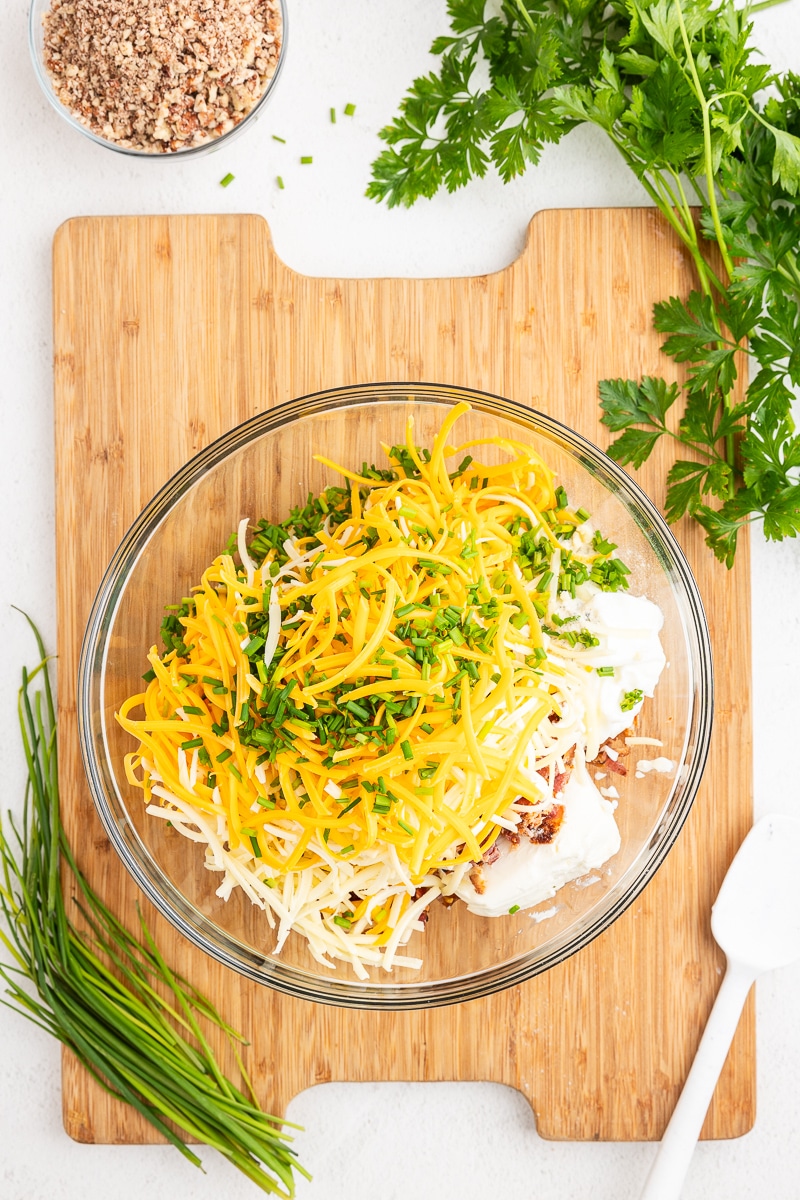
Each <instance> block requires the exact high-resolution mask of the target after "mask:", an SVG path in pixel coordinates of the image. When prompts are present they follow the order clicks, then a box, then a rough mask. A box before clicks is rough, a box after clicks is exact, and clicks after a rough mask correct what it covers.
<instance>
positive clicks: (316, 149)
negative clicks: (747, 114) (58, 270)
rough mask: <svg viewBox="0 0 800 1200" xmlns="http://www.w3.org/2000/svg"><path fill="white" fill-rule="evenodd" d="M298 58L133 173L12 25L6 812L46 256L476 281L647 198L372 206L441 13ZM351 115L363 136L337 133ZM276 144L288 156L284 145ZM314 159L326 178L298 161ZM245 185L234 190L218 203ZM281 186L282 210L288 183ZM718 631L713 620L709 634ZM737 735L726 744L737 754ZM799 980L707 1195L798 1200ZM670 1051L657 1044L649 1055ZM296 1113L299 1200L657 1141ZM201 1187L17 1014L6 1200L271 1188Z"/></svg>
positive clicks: (777, 605)
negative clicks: (555, 235)
mask: <svg viewBox="0 0 800 1200" xmlns="http://www.w3.org/2000/svg"><path fill="white" fill-rule="evenodd" d="M289 5H290V17H291V37H290V44H289V53H288V59H287V62H286V66H285V72H284V75H283V78H282V79H281V81H280V84H279V86H278V89H277V91H276V94H275V96H274V98H273V100H272V102H271V106H270V107H269V108H268V110H267V111H266V113H265V114H264V115H263V116H262V117H261V119H260V121H259V122H258V124H257V125H256V126H254V127H253V128H252V129H251V130H249V131H248V132H247V133H246V134H245V136H244V137H243V138H242V139H240V140H239V141H237V142H236V143H235V144H234V145H233V146H231V147H230V148H229V149H222V150H221V151H220V152H219V153H217V154H214V155H211V156H209V157H208V158H204V159H200V160H199V161H194V162H187V163H179V162H174V161H173V162H163V161H161V162H159V161H154V162H150V161H146V162H141V161H131V160H128V159H125V158H123V157H121V156H119V155H115V154H112V153H110V152H108V151H106V150H103V149H99V148H97V147H95V146H93V145H92V144H90V143H89V142H88V140H86V139H84V138H82V137H81V136H79V135H78V134H76V133H74V132H73V131H72V130H70V129H68V128H67V127H66V126H65V125H63V124H62V122H61V121H60V119H59V118H58V116H57V115H56V114H55V112H53V111H52V110H51V109H50V107H49V105H48V104H47V102H46V101H45V99H44V97H43V96H42V95H41V94H40V92H39V90H38V86H37V83H36V81H35V79H34V76H33V72H32V69H31V67H30V63H29V61H28V55H27V46H26V18H27V14H26V8H27V5H26V0H5V3H3V5H2V7H1V8H0V78H2V80H3V83H4V92H3V120H2V123H1V124H0V218H2V220H1V221H0V239H1V243H0V244H1V245H2V249H1V250H0V286H1V287H2V301H1V303H0V313H2V321H1V322H0V414H2V425H0V514H2V516H0V558H1V559H2V563H3V566H4V569H3V571H2V575H0V635H1V636H2V641H1V642H0V644H2V646H3V647H4V651H5V652H4V655H3V665H2V673H1V674H0V727H2V728H3V729H4V730H5V731H7V735H6V736H5V737H4V738H3V742H2V751H0V753H1V754H2V758H1V759H0V761H1V762H2V774H1V775H0V779H2V783H0V805H2V808H3V809H4V810H5V809H6V808H8V807H11V808H12V809H18V808H19V806H20V804H21V797H22V792H23V784H24V770H23V760H22V753H21V749H20V747H19V745H18V737H17V735H16V711H15V703H16V689H17V686H18V682H19V679H20V669H21V666H22V664H23V663H27V664H32V663H33V662H34V661H35V647H34V646H33V643H32V640H31V638H30V637H29V635H28V633H27V630H26V627H25V624H24V622H23V620H22V618H21V617H20V616H19V615H18V614H16V613H14V612H13V611H12V609H11V605H12V604H13V605H18V606H20V607H23V608H25V609H27V611H28V612H29V613H30V614H31V615H32V616H33V617H34V618H35V620H36V621H37V622H38V623H39V625H40V627H41V628H42V630H43V632H44V635H45V638H46V642H47V644H48V646H49V647H50V648H54V646H55V613H54V596H55V588H54V580H53V570H54V566H53V564H54V546H53V526H54V522H53V412H52V371H51V326H50V247H51V241H52V237H53V233H54V231H55V230H56V228H57V227H58V225H59V224H60V223H61V222H62V221H64V220H65V219H67V218H68V217H72V216H76V215H80V214H97V213H159V212H222V211H225V212H228V211H230V212H256V213H261V214H263V215H264V216H265V217H266V218H267V220H268V222H269V224H270V227H271V229H272V234H273V238H274V241H275V245H276V248H277V251H278V253H279V254H280V255H281V257H282V258H283V259H284V260H285V261H286V262H287V263H288V264H289V265H290V266H291V267H293V268H294V269H296V270H298V271H302V272H305V273H308V274H315V275H326V274H330V275H353V276H356V275H358V276H372V275H460V274H463V275H469V274H473V273H479V272H486V271H493V270H497V269H498V268H500V267H502V266H504V265H505V264H507V263H508V262H510V261H511V260H512V259H513V258H514V257H515V256H516V255H517V253H518V252H519V250H520V248H521V246H522V243H523V237H524V233H525V228H526V225H527V223H528V220H529V219H530V217H531V216H532V215H533V213H534V212H536V211H537V210H538V209H541V208H550V207H575V206H581V205H591V206H597V205H625V204H639V203H645V202H646V198H645V197H644V194H643V193H642V192H641V191H640V189H639V187H638V185H637V183H636V182H635V180H634V179H633V177H632V176H631V175H630V174H629V173H628V171H627V169H626V168H625V167H624V165H623V164H622V162H621V161H618V160H617V158H616V157H615V155H614V152H613V150H611V149H610V148H609V147H607V146H606V145H605V144H604V142H603V141H602V139H601V137H600V136H599V135H598V136H593V134H592V133H591V132H590V131H585V130H584V131H577V132H575V133H573V134H571V135H570V136H569V138H568V139H567V140H566V141H565V142H564V143H563V144H562V145H561V146H558V147H555V148H552V149H549V150H548V151H547V152H546V154H545V157H544V161H543V163H542V165H541V166H540V167H539V168H538V169H536V170H532V171H531V172H530V173H529V174H528V176H527V177H526V178H524V179H523V180H519V181H517V182H516V183H514V184H513V185H511V186H507V187H504V186H502V185H501V184H500V182H499V181H498V180H497V179H494V178H489V179H486V180H485V181H483V182H481V183H476V184H473V185H471V186H470V187H469V188H468V189H466V190H464V191H461V192H459V193H457V194H456V195H454V196H448V195H446V194H442V195H440V196H438V197H437V198H436V199H435V200H434V201H432V202H425V201H423V202H421V203H420V204H418V205H417V206H416V207H415V208H414V209H412V210H411V211H410V212H406V211H402V212H400V211H397V210H394V211H392V212H390V211H388V210H387V209H386V208H385V207H378V206H377V205H375V204H373V203H372V202H370V201H368V200H366V199H364V197H363V192H364V188H365V186H366V182H367V180H368V177H369V164H370V162H371V161H372V159H373V158H374V157H375V156H376V154H377V152H378V150H379V143H378V141H377V137H376V134H377V131H378V129H379V128H380V127H381V126H382V125H383V124H385V123H386V122H387V121H388V120H389V119H390V117H391V116H392V115H393V113H394V111H395V108H396V105H397V102H398V100H399V99H400V97H401V95H402V94H403V92H404V90H405V88H406V86H407V84H408V83H409V82H410V80H411V78H412V77H413V76H414V75H417V74H421V73H423V72H424V71H425V70H427V69H428V67H429V64H430V62H431V60H429V59H428V56H427V50H428V47H429V45H430V42H431V40H432V38H433V37H434V36H435V35H437V34H441V33H444V32H446V21H445V16H444V3H443V0H394V3H389V2H388V0H338V3H333V0H289ZM755 20H756V29H757V44H758V45H760V46H761V48H762V49H763V51H764V54H765V56H766V58H767V59H768V61H770V62H771V63H772V65H773V66H774V67H776V68H782V69H785V68H794V69H795V70H800V3H798V0H790V3H787V4H784V5H783V6H781V7H779V8H776V9H773V10H769V11H766V12H764V13H762V14H759V15H757V17H756V18H755ZM348 101H352V102H353V103H355V104H356V105H357V112H356V116H355V118H353V119H352V120H348V119H346V118H344V117H341V116H340V118H339V121H338V124H337V125H336V126H332V125H331V124H330V121H329V116H328V110H329V108H330V106H331V105H335V106H337V107H339V108H340V109H341V106H343V105H344V104H345V103H347V102H348ZM273 132H276V133H279V134H281V135H282V136H283V137H285V138H286V139H287V145H286V146H280V145H279V144H278V143H276V142H274V141H273V140H272V139H271V136H270V135H271V134H272V133H273ZM301 154H312V155H313V157H314V163H313V166H311V167H308V166H300V165H299V162H298V159H299V156H300V155H301ZM228 171H231V172H233V174H234V175H235V177H236V178H235V182H234V183H233V184H232V185H231V186H230V187H229V188H228V189H227V190H223V189H222V188H220V187H219V180H220V178H221V177H222V176H223V175H224V174H225V173H226V172H228ZM277 174H281V175H282V176H283V178H284V179H285V181H286V189H285V191H282V192H281V191H279V190H278V189H277V188H276V185H275V176H276V175H277ZM753 550H754V563H753V615H754V619H753V632H754V664H753V668H754V672H753V673H754V727H755V747H756V753H755V763H756V766H755V795H756V812H757V814H760V813H762V812H766V811H769V810H780V811H784V812H789V813H796V814H800V795H798V787H797V783H796V781H795V778H794V773H793V772H792V773H790V771H789V769H788V763H789V762H790V761H791V762H792V763H794V762H795V761H796V745H797V738H798V729H797V726H798V717H800V700H799V699H798V685H797V680H798V674H800V600H799V599H798V597H800V544H798V543H797V542H793V543H785V544H782V545H770V546H767V545H765V544H764V543H763V542H762V540H761V537H760V535H759V534H758V533H756V534H755V536H754V539H753ZM711 618H712V620H713V614H711ZM720 732H723V735H724V731H718V733H717V736H719V734H720ZM799 997H800V967H795V968H785V969H783V970H782V971H780V972H778V973H776V974H775V975H773V976H771V977H768V978H766V979H765V980H764V981H763V982H762V983H761V984H760V985H759V988H758V1088H759V1101H758V1118H757V1122H756V1126H755V1129H754V1131H753V1132H752V1133H750V1134H748V1135H747V1136H746V1137H744V1138H741V1139H738V1140H736V1141H733V1142H727V1143H705V1144H703V1145H701V1146H700V1147H699V1148H698V1151H697V1153H696V1156H695V1159H694V1162H693V1164H692V1168H691V1172H690V1176H689V1178H688V1180H687V1183H686V1186H685V1190H684V1193H683V1195H684V1197H685V1198H686V1200H699V1198H700V1197H702V1198H703V1200H708V1198H715V1197H725V1198H726V1200H745V1198H746V1197H756V1196H758V1197H762V1196H769V1197H770V1198H771V1200H796V1198H800V1170H799V1169H798V1168H800V1149H798V1146H799V1145H800V1100H799V1099H798V1079H799V1078H800V1021H798V1020H797V1010H798V998H799ZM658 1037H659V1031H658V1030H657V1029H654V1030H653V1044H654V1050H655V1047H656V1046H657V1042H658ZM288 1116H289V1118H290V1119H292V1120H294V1121H298V1122H301V1123H303V1124H304V1125H305V1126H306V1132H305V1133H303V1134H301V1135H299V1137H298V1147H299V1151H300V1155H301V1161H303V1163H304V1164H305V1165H306V1166H307V1167H308V1168H309V1169H310V1170H311V1172H312V1173H313V1174H314V1176H315V1180H314V1182H313V1184H310V1185H307V1184H305V1183H304V1182H303V1181H300V1186H299V1189H298V1194H299V1196H300V1197H301V1198H302V1200H312V1198H313V1200H395V1198H396V1200H400V1198H401V1197H402V1198H403V1200H406V1198H408V1197H413V1198H414V1200H433V1198H434V1197H436V1200H439V1198H440V1197H441V1196H443V1195H448V1194H457V1195H458V1196H459V1198H460V1200H484V1198H485V1197H487V1196H492V1197H498V1198H499V1197H502V1198H503V1200H527V1198H528V1197H531V1198H533V1197H536V1198H537V1200H572V1198H575V1200H577V1198H578V1197H587V1196H589V1195H591V1196H592V1197H593V1200H628V1198H633V1197H636V1196H638V1195H639V1190H640V1187H641V1185H642V1182H643V1179H644V1177H645V1176H646V1174H647V1168H648V1164H649V1162H650V1160H651V1158H652V1156H653V1152H654V1150H653V1147H652V1146H650V1145H635V1144H634V1145H624V1144H605V1145H597V1144H592V1145H584V1144H573V1143H550V1142H545V1141H542V1140H541V1139H539V1138H538V1137H537V1134H536V1128H535V1122H534V1119H533V1116H532V1114H531V1112H530V1109H529V1107H528V1105H527V1103H526V1101H525V1100H524V1099H523V1098H522V1097H521V1096H520V1095H519V1094H517V1093H515V1092H513V1091H512V1090H510V1089H506V1088H502V1087H500V1086H496V1085H488V1084H486V1085H484V1084H429V1085H403V1084H369V1085H367V1084H364V1085H334V1084H329V1085H326V1086H323V1087H318V1088H315V1089H313V1090H311V1091H308V1092H305V1093H304V1094H303V1095H301V1096H299V1097H298V1098H297V1099H296V1100H295V1101H294V1102H293V1103H292V1105H291V1107H290V1109H289V1113H288ZM205 1165H206V1170H207V1174H206V1175H205V1176H203V1175H202V1174H200V1172H198V1171H197V1170H195V1168H193V1167H192V1166H190V1165H189V1164H188V1163H186V1162H185V1161H184V1160H183V1159H181V1158H180V1157H179V1156H178V1154H177V1153H176V1152H175V1151H174V1150H172V1149H171V1148H162V1147H100V1146H97V1147H94V1146H79V1145H76V1144H74V1143H73V1142H71V1141H70V1140H69V1139H68V1138H67V1136H66V1135H65V1133H64V1132H63V1129H62V1126H61V1118H60V1081H59V1052H58V1048H57V1046H56V1045H55V1043H53V1042H50V1041H49V1040H47V1039H46V1037H45V1036H44V1035H43V1034H40V1033H39V1031H38V1030H36V1029H34V1028H33V1027H31V1026H29V1025H27V1024H26V1023H25V1022H24V1021H23V1020H22V1019H21V1018H19V1017H17V1016H15V1015H14V1014H12V1013H10V1012H8V1011H7V1010H4V1009H0V1200H77V1198H78V1197H84V1196H85V1197H87V1200H95V1198H99V1197H101V1196H102V1197H105V1196H113V1197H115V1200H141V1198H142V1197H145V1196H146V1197H147V1198H148V1200H189V1198H191V1200H195V1198H196V1200H205V1198H210V1197H215V1198H216V1200H219V1198H220V1197H224V1198H225V1200H245V1198H252V1197H255V1196H256V1195H258V1194H259V1193H258V1192H257V1190H256V1189H255V1188H254V1186H253V1185H251V1184H250V1183H249V1182H248V1181H247V1180H245V1179H244V1178H243V1177H240V1176H239V1175H238V1174H237V1173H236V1172H235V1171H233V1170H232V1169H229V1168H228V1167H227V1166H226V1165H225V1164H224V1163H222V1162H221V1160H219V1159H218V1158H216V1157H215V1156H214V1155H213V1154H212V1153H211V1152H206V1154H205Z"/></svg>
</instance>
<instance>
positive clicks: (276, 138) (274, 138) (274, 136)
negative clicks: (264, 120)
mask: <svg viewBox="0 0 800 1200" xmlns="http://www.w3.org/2000/svg"><path fill="white" fill-rule="evenodd" d="M272 140H273V142H280V144H281V145H282V146H285V145H286V138H282V137H278V135H277V133H273V135H272Z"/></svg>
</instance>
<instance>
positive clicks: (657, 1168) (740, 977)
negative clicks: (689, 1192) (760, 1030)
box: [641, 963, 757, 1200]
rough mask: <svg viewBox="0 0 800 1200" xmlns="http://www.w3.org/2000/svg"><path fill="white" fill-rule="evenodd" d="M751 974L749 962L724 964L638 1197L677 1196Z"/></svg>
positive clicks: (666, 1199) (646, 1199) (667, 1198)
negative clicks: (723, 972) (680, 1088)
mask: <svg viewBox="0 0 800 1200" xmlns="http://www.w3.org/2000/svg"><path fill="white" fill-rule="evenodd" d="M756 974H757V973H756V972H755V971H753V970H751V969H750V968H749V967H744V966H741V965H739V964H736V963H729V964H728V969H727V970H726V972H725V978H724V979H723V981H722V987H721V988H720V989H719V992H718V994H717V998H716V1000H715V1002H714V1007H713V1008H712V1010H711V1013H710V1015H709V1018H708V1023H707V1024H706V1028H705V1032H704V1033H703V1036H702V1039H701V1041H700V1045H699V1046H698V1047H697V1054H696V1055H695V1060H694V1062H693V1063H692V1067H691V1070H690V1071H689V1074H688V1076H687V1079H686V1083H685V1084H684V1085H683V1091H682V1092H681V1094H680V1097H679V1099H678V1103H677V1104H676V1105H675V1111H674V1112H673V1114H672V1117H671V1118H670V1122H669V1125H667V1128H666V1130H665V1132H664V1136H663V1138H662V1139H661V1145H660V1146H659V1148H658V1153H657V1155H656V1159H655V1162H654V1163H653V1166H652V1168H651V1169H650V1174H649V1175H648V1177H647V1182H646V1183H645V1185H644V1191H643V1192H642V1196H641V1200H677V1197H678V1196H680V1192H681V1185H682V1184H683V1180H684V1178H685V1176H686V1172H687V1170H688V1168H689V1163H690V1162H691V1158H692V1155H693V1153H694V1148H695V1143H696V1142H697V1139H698V1137H699V1136H700V1130H701V1129H702V1126H703V1121H704V1119H705V1115H706V1112H707V1111H708V1106H709V1104H710V1103H711V1097H712V1096H713V1094H714V1088H715V1087H716V1085H717V1080H718V1079H719V1075H720V1072H721V1070H722V1068H723V1066H724V1064H725V1058H726V1056H727V1054H728V1049H729V1048H730V1044H731V1042H732V1040H733V1035H734V1033H735V1032H736V1026H737V1025H738V1024H739V1017H740V1015H741V1012H742V1008H743V1006H744V1002H745V1000H746V999H747V993H748V992H749V991H750V988H751V987H752V985H753V981H754V980H755V978H756Z"/></svg>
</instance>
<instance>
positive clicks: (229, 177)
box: [219, 171, 236, 187]
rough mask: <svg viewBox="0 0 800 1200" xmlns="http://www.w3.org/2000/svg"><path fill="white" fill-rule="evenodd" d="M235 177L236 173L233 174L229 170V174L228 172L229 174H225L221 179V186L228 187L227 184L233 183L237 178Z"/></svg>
mask: <svg viewBox="0 0 800 1200" xmlns="http://www.w3.org/2000/svg"><path fill="white" fill-rule="evenodd" d="M235 178H236V176H235V175H231V173H230V171H228V174H227V175H223V177H222V179H220V181H219V186H220V187H227V186H228V184H230V183H233V181H234V179H235Z"/></svg>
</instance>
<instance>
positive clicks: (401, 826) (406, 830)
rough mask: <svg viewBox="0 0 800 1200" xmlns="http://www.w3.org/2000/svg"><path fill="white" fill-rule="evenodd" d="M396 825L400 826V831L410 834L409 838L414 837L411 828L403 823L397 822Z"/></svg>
mask: <svg viewBox="0 0 800 1200" xmlns="http://www.w3.org/2000/svg"><path fill="white" fill-rule="evenodd" d="M397 824H398V825H399V826H400V828H401V829H404V830H405V832H406V833H408V834H410V835H411V837H414V836H415V834H414V830H413V829H412V828H411V826H410V825H406V823H405V821H398V822H397Z"/></svg>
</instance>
